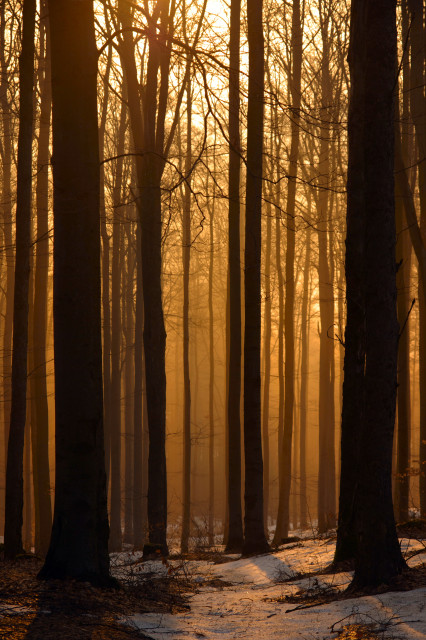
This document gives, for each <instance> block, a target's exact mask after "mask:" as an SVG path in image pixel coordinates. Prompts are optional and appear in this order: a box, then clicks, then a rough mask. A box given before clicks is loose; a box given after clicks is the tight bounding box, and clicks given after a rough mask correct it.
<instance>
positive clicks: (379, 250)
mask: <svg viewBox="0 0 426 640" xmlns="http://www.w3.org/2000/svg"><path fill="white" fill-rule="evenodd" d="M351 39H352V51H351V57H350V68H351V73H353V74H356V76H357V77H360V78H362V86H361V87H358V86H353V87H352V99H353V100H356V99H357V91H358V90H359V89H360V90H361V91H360V93H361V97H362V102H361V105H360V106H361V110H360V113H359V116H360V117H361V119H362V126H363V129H362V135H361V137H360V138H359V139H358V140H354V139H353V135H354V133H355V131H354V130H352V128H351V126H349V131H348V132H349V136H350V138H352V142H353V144H355V145H359V146H360V147H361V148H360V150H359V154H360V161H361V163H362V164H361V165H360V166H359V167H358V169H359V171H360V172H361V175H362V176H363V181H364V182H363V188H362V197H363V202H362V204H363V211H364V216H362V218H361V219H362V220H363V221H364V230H363V237H364V256H363V258H364V260H363V272H362V276H363V286H364V301H365V306H364V311H365V370H364V371H365V373H364V381H363V392H364V398H363V404H364V415H363V419H362V422H361V428H360V436H359V440H360V443H359V444H360V451H362V456H359V460H358V461H359V473H358V478H357V495H356V498H355V501H356V533H357V550H356V558H355V575H354V579H353V582H352V588H360V587H365V586H378V585H380V584H382V583H386V582H387V581H388V580H389V579H390V578H392V577H393V576H395V575H397V574H399V573H401V572H402V571H403V570H404V569H405V568H406V564H405V561H404V559H403V558H402V555H401V549H400V547H399V543H398V538H397V535H396V529H395V521H394V515H393V505H392V484H391V473H392V444H393V431H394V420H395V400H396V371H397V345H398V322H397V317H396V285H395V276H396V268H395V203H394V179H393V171H394V136H393V132H394V97H393V93H394V87H395V60H396V2H389V1H388V0H386V1H385V0H374V2H373V1H372V0H359V1H357V2H353V5H352V31H351ZM358 74H359V75H358ZM352 186H353V183H352V184H351V188H350V190H349V194H348V198H349V197H351V195H352V193H353V192H352ZM347 242H350V238H349V240H347ZM348 322H349V307H348ZM345 365H346V361H345ZM345 373H346V372H345ZM343 462H344V461H343V460H342V469H343ZM345 462H346V463H348V461H347V460H346V461H345Z"/></svg>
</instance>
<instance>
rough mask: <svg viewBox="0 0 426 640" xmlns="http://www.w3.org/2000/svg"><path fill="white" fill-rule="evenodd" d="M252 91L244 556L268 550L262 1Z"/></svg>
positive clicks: (254, 2)
mask: <svg viewBox="0 0 426 640" xmlns="http://www.w3.org/2000/svg"><path fill="white" fill-rule="evenodd" d="M247 28H248V46H249V87H248V113H247V185H246V228H245V265H244V268H245V290H244V294H245V295H244V304H245V314H244V315H245V332H244V462H245V495H244V504H245V512H244V545H243V553H244V554H249V553H262V552H264V551H267V550H268V549H269V545H268V542H267V540H266V537H265V529H264V522H263V461H262V431H261V402H260V392H261V380H260V331H261V296H260V267H261V256H262V251H261V243H262V234H261V216H262V152H263V100H264V44H263V26H262V2H261V1H259V0H248V2H247Z"/></svg>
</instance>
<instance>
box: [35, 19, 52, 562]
mask: <svg viewBox="0 0 426 640" xmlns="http://www.w3.org/2000/svg"><path fill="white" fill-rule="evenodd" d="M46 10H47V7H45V11H46ZM40 28H41V29H43V31H42V34H41V35H43V37H42V38H40V42H44V43H45V51H44V52H42V55H43V58H42V64H41V67H40V71H39V74H40V94H41V104H40V130H39V138H38V154H37V185H36V209H37V232H36V236H37V241H36V249H35V251H36V254H35V273H34V317H33V330H32V338H33V372H32V375H31V393H32V395H33V398H34V405H33V406H34V415H33V420H32V421H31V439H32V450H33V476H34V498H35V500H34V503H35V504H34V507H35V509H34V511H35V528H36V535H35V550H36V553H39V554H41V555H43V556H45V555H46V553H47V550H48V548H49V541H50V532H51V528H52V504H51V496H50V493H51V490H50V470H49V409H48V402H47V368H46V337H47V304H48V278H49V250H50V249H49V245H50V243H49V135H50V114H51V107H52V96H51V87H50V85H51V77H50V35H49V27H48V16H47V15H45V16H43V22H42V25H41V27H40Z"/></svg>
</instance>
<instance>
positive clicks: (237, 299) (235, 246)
mask: <svg viewBox="0 0 426 640" xmlns="http://www.w3.org/2000/svg"><path fill="white" fill-rule="evenodd" d="M240 12H241V3H240V0H231V26H230V38H229V174H228V189H229V209H228V264H229V267H228V269H229V291H228V297H229V313H228V319H227V322H228V334H229V357H228V390H227V391H228V397H227V405H228V406H227V410H228V414H227V417H228V487H227V498H228V518H229V520H228V537H227V540H226V550H227V551H228V552H229V551H241V548H242V544H243V520H242V510H241V422H240V396H241V264H240V173H241V160H240V95H239V94H240V84H239V83H240V79H239V75H240V20H241V16H240Z"/></svg>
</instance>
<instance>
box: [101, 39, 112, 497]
mask: <svg viewBox="0 0 426 640" xmlns="http://www.w3.org/2000/svg"><path fill="white" fill-rule="evenodd" d="M111 62H112V47H110V48H109V51H108V58H107V63H106V69H105V76H104V94H103V103H102V113H101V118H100V124H99V157H100V160H101V163H102V164H101V178H100V180H101V182H100V197H101V238H102V245H101V248H102V277H101V283H102V320H103V326H102V330H103V331H102V335H103V350H102V365H103V366H102V370H103V383H104V387H103V390H104V438H105V467H106V473H107V487H108V484H109V473H110V464H111V414H112V410H111V307H110V302H111V301H110V255H109V253H110V237H109V235H108V230H107V214H106V207H105V165H104V164H103V160H104V148H105V131H106V120H107V113H108V96H109V76H110V71H111Z"/></svg>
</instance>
